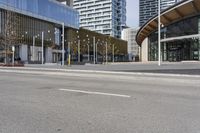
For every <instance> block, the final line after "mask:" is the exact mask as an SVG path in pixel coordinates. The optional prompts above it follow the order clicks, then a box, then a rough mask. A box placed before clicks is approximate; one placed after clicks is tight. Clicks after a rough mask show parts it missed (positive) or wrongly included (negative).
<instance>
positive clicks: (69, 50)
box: [68, 42, 71, 66]
mask: <svg viewBox="0 0 200 133" xmlns="http://www.w3.org/2000/svg"><path fill="white" fill-rule="evenodd" d="M70 65H71V48H70V42H68V66H70Z"/></svg>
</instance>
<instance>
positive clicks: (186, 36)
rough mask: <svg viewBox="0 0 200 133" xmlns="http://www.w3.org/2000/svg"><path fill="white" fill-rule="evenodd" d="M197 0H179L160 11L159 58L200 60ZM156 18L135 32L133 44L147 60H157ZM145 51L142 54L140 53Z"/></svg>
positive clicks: (199, 11) (199, 28)
mask: <svg viewBox="0 0 200 133" xmlns="http://www.w3.org/2000/svg"><path fill="white" fill-rule="evenodd" d="M199 13H200V1H199V0H183V1H182V2H180V3H177V4H175V5H174V6H172V7H170V8H167V9H166V10H164V11H163V12H162V13H161V23H162V29H161V60H162V61H191V60H192V61H200V38H199V36H200V15H199ZM157 21H158V17H157V16H154V17H153V18H152V19H150V20H149V21H148V22H146V23H145V24H144V25H143V26H142V27H141V28H140V30H139V31H138V34H137V37H136V39H137V43H138V44H140V45H141V47H142V49H146V50H143V51H147V60H148V61H157V60H158V31H157V27H158V25H157ZM144 54H145V53H144Z"/></svg>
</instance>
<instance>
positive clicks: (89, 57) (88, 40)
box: [86, 35, 90, 62]
mask: <svg viewBox="0 0 200 133" xmlns="http://www.w3.org/2000/svg"><path fill="white" fill-rule="evenodd" d="M86 37H87V38H88V35H86ZM89 41H90V39H89V38H88V42H87V47H88V62H89V61H90V45H89Z"/></svg>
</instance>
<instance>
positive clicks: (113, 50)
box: [112, 44, 115, 63]
mask: <svg viewBox="0 0 200 133" xmlns="http://www.w3.org/2000/svg"><path fill="white" fill-rule="evenodd" d="M112 55H113V63H114V62H115V45H114V44H113V47H112Z"/></svg>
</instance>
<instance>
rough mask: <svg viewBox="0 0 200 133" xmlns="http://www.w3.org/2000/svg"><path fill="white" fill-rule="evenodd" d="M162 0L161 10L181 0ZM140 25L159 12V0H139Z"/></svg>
mask: <svg viewBox="0 0 200 133" xmlns="http://www.w3.org/2000/svg"><path fill="white" fill-rule="evenodd" d="M160 1H161V10H165V9H166V8H168V7H170V6H172V5H174V4H175V3H177V2H180V1H181V0H160ZM139 6H140V9H139V21H140V22H139V25H140V26H142V25H143V24H145V23H146V22H147V21H148V20H149V19H150V18H152V17H153V16H155V15H156V14H157V12H158V0H140V1H139Z"/></svg>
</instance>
